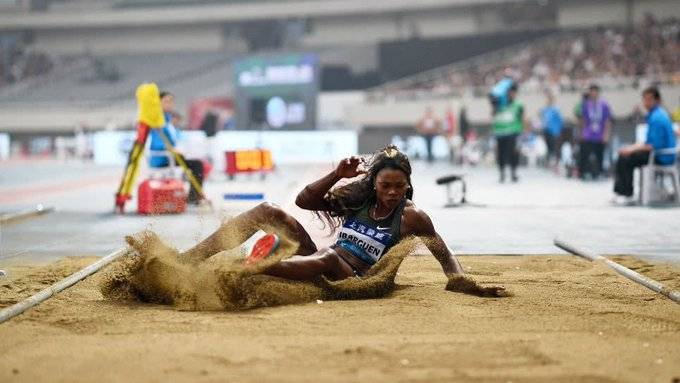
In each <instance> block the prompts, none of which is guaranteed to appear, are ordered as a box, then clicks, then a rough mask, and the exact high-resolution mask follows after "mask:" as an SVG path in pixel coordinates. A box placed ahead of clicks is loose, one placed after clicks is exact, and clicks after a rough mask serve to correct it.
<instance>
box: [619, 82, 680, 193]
mask: <svg viewBox="0 0 680 383" xmlns="http://www.w3.org/2000/svg"><path fill="white" fill-rule="evenodd" d="M642 104H643V105H644V107H645V109H647V111H648V113H647V116H646V120H647V137H646V139H645V142H644V143H640V144H633V145H628V146H624V147H623V148H621V149H619V158H618V160H617V161H616V178H615V181H614V193H615V196H614V199H613V201H612V202H614V203H616V204H624V205H630V204H633V203H634V200H633V171H634V170H635V168H636V167H640V166H644V165H647V164H648V163H649V155H650V153H651V151H652V150H654V151H657V150H662V149H669V148H675V134H674V132H673V123H672V122H671V119H670V117H669V116H668V112H666V110H665V109H664V108H663V107H662V106H661V94H660V93H659V90H658V89H657V88H655V87H650V88H647V89H645V90H644V91H643V92H642ZM654 162H655V163H656V164H659V165H671V164H673V163H674V162H675V153H661V154H656V153H655V154H654Z"/></svg>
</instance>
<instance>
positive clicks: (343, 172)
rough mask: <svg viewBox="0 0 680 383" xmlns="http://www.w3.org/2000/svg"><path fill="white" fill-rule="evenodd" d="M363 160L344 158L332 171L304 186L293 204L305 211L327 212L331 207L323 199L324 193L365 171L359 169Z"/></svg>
mask: <svg viewBox="0 0 680 383" xmlns="http://www.w3.org/2000/svg"><path fill="white" fill-rule="evenodd" d="M362 162H363V160H362V159H361V158H359V157H354V156H352V157H350V158H345V159H343V160H342V161H340V163H339V164H338V166H337V167H336V168H335V170H334V171H332V172H330V173H328V174H326V175H325V176H323V177H321V178H320V179H319V180H317V181H315V182H312V183H311V184H309V185H307V186H305V188H304V189H302V191H301V192H300V194H298V196H297V198H296V199H295V204H296V205H298V206H299V207H300V208H302V209H305V210H315V211H329V210H331V206H330V205H329V204H328V201H326V199H325V198H324V197H325V196H326V193H328V191H329V190H331V188H332V187H333V185H335V184H336V183H337V182H338V181H340V180H341V179H343V178H353V177H356V176H358V175H360V174H364V173H365V171H364V170H363V169H360V168H359V165H361V163H362Z"/></svg>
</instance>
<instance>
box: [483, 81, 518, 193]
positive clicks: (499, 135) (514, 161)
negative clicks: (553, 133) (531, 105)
mask: <svg viewBox="0 0 680 383" xmlns="http://www.w3.org/2000/svg"><path fill="white" fill-rule="evenodd" d="M516 95H517V84H513V85H512V87H510V89H509V90H508V103H507V104H506V105H505V106H503V107H500V108H499V109H494V111H493V123H492V124H491V127H492V129H493V134H494V136H496V162H497V163H498V168H499V170H500V182H501V183H503V182H505V168H506V166H507V165H510V176H511V179H512V182H517V181H518V180H519V178H518V177H517V165H518V164H519V150H518V148H517V138H518V137H519V135H520V133H522V130H523V128H524V122H523V121H524V106H523V105H522V103H520V102H519V101H517V100H516V99H515V96H516Z"/></svg>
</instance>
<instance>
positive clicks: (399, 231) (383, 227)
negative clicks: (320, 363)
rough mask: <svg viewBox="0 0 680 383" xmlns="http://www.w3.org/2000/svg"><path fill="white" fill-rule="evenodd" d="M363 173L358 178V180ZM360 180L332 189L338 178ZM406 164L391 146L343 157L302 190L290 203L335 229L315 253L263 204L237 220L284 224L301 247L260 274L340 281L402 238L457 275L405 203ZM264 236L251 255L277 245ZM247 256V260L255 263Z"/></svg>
mask: <svg viewBox="0 0 680 383" xmlns="http://www.w3.org/2000/svg"><path fill="white" fill-rule="evenodd" d="M359 176H361V177H359ZM355 177H359V178H358V179H357V180H355V181H353V182H350V183H348V184H346V185H342V186H338V187H335V188H333V186H335V185H336V184H337V183H338V182H339V181H340V180H342V179H346V178H355ZM411 198H413V185H412V184H411V164H410V163H409V160H408V157H407V156H406V155H405V154H403V153H401V152H400V151H399V150H397V149H396V147H394V146H388V147H386V148H384V149H382V150H380V151H378V152H377V153H376V154H375V155H374V156H373V158H372V159H371V160H370V163H368V164H365V163H364V160H363V159H361V158H359V157H350V158H346V159H344V160H342V161H341V162H340V164H339V165H338V166H337V168H336V169H335V170H334V171H332V172H330V173H329V174H327V175H326V176H324V177H322V178H321V179H319V180H317V181H316V182H314V183H312V184H310V185H307V186H306V187H305V188H304V189H303V190H302V192H300V194H298V196H297V199H296V204H297V205H298V206H299V207H301V208H302V209H305V210H311V211H314V212H315V213H316V214H317V215H318V216H319V217H321V218H324V219H325V220H326V221H327V222H328V223H329V225H330V226H331V228H332V229H333V230H334V231H335V230H337V229H340V230H339V233H338V238H337V241H336V242H335V243H334V244H333V245H331V246H330V247H328V248H323V249H321V250H319V249H317V247H316V245H315V244H314V242H312V239H311V238H310V236H309V234H308V233H307V231H306V230H305V229H304V228H303V227H302V225H301V224H300V223H299V222H298V221H297V220H295V218H293V217H292V216H290V215H289V214H287V213H286V212H284V211H283V210H281V209H280V208H278V207H276V206H274V205H272V204H268V203H264V204H261V205H259V206H257V207H255V208H254V209H252V210H249V211H247V212H245V213H243V214H241V215H240V216H239V218H242V219H252V220H256V221H265V222H272V221H275V222H282V223H284V224H285V225H286V228H287V229H288V231H289V233H290V234H291V235H292V236H293V237H294V238H295V239H296V240H297V241H298V242H299V243H300V245H299V248H298V249H297V251H296V254H297V255H295V256H293V257H291V258H288V259H285V260H283V261H281V262H279V263H277V264H274V265H272V266H270V267H269V268H267V269H265V271H264V273H265V274H268V275H272V276H276V277H281V278H287V279H294V280H312V279H315V278H317V277H319V276H321V275H323V276H325V277H327V278H329V279H331V280H340V279H345V278H349V277H361V276H363V275H364V274H365V273H366V272H367V271H368V269H369V268H370V267H371V266H372V265H374V264H375V263H376V262H377V261H378V260H379V259H380V258H381V257H382V256H383V255H384V254H385V253H386V252H387V251H388V250H389V248H391V247H392V246H394V245H395V244H396V243H398V242H399V240H400V239H401V238H405V237H407V236H412V235H413V236H419V237H424V238H426V240H425V244H426V246H427V247H428V249H429V250H430V251H431V252H432V254H433V255H434V256H435V258H436V259H437V260H438V261H439V263H440V264H441V266H442V269H443V271H444V273H445V274H446V275H447V276H448V277H449V279H450V280H451V278H455V277H459V276H462V274H463V269H462V267H461V265H460V263H459V262H458V260H457V259H456V257H455V256H454V255H453V254H452V253H451V252H450V251H449V249H448V247H447V246H446V244H445V243H444V241H443V240H442V238H441V237H440V236H439V234H437V232H436V231H435V229H434V226H433V225H432V221H431V220H430V218H429V217H428V215H427V214H426V213H425V212H424V211H422V210H420V209H418V208H417V207H416V206H415V204H414V203H413V202H412V201H411ZM272 236H273V235H271V234H270V235H269V238H265V239H264V240H265V241H264V242H265V246H260V249H259V251H257V252H256V253H258V254H257V255H255V256H254V258H261V257H263V256H266V255H267V254H262V252H263V251H264V252H265V253H268V250H267V246H266V244H267V243H268V244H269V245H270V248H271V247H275V246H276V244H275V240H273V239H272V238H271V237H272ZM252 258H253V255H252V254H251V256H250V257H249V259H248V260H247V262H246V263H247V264H248V263H253V262H254V261H256V259H255V260H254V259H252ZM471 292H472V293H477V294H480V295H501V294H503V292H504V289H503V288H502V287H488V288H482V287H478V288H477V291H471Z"/></svg>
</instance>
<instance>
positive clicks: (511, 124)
mask: <svg viewBox="0 0 680 383" xmlns="http://www.w3.org/2000/svg"><path fill="white" fill-rule="evenodd" d="M521 108H522V104H520V103H519V102H517V101H513V102H512V103H511V104H510V105H507V106H506V107H504V108H503V109H501V110H500V111H498V112H496V115H495V116H493V124H492V125H491V126H492V128H493V134H495V135H497V136H504V135H508V134H519V133H522V118H521V116H520V109H521Z"/></svg>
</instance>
